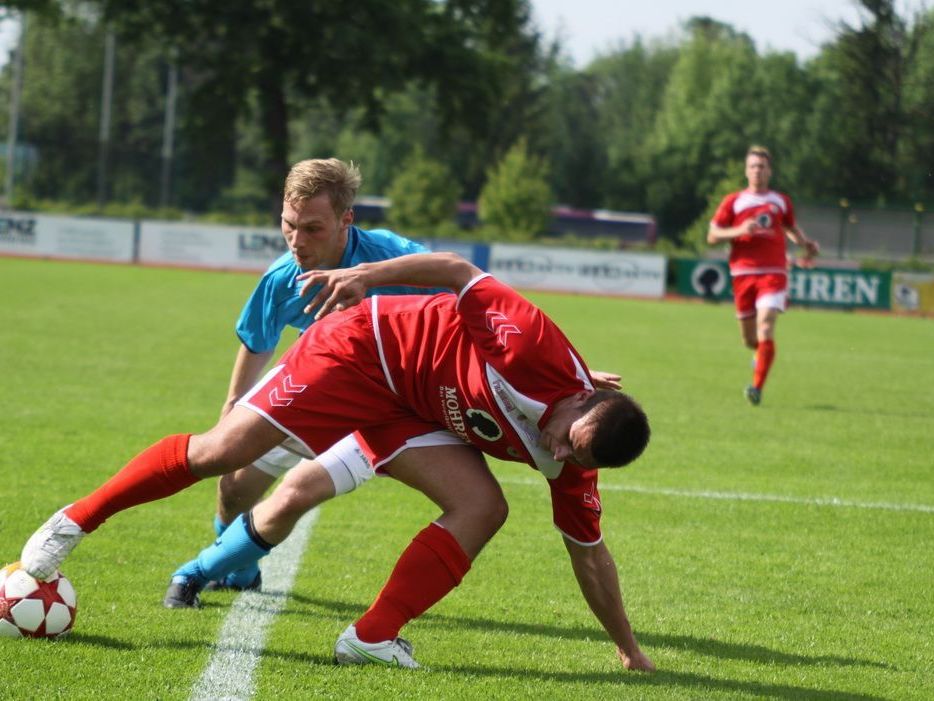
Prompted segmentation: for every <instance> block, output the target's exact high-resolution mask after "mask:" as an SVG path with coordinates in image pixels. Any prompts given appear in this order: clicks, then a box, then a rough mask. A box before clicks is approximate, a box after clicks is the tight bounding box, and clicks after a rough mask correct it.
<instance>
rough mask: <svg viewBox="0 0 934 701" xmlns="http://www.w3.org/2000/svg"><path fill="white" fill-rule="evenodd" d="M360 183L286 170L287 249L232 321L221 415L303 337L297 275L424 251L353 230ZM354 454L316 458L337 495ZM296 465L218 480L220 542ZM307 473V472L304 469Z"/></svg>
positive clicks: (255, 579)
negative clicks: (284, 344) (233, 344)
mask: <svg viewBox="0 0 934 701" xmlns="http://www.w3.org/2000/svg"><path fill="white" fill-rule="evenodd" d="M360 182H361V176H360V172H359V170H358V169H357V168H356V167H354V166H353V164H348V163H345V162H343V161H340V160H338V159H336V158H329V159H309V160H304V161H301V162H299V163H296V164H295V165H294V166H293V167H292V169H291V170H290V171H289V174H288V176H287V177H286V179H285V188H284V193H283V202H282V235H283V237H284V238H285V242H286V244H287V246H288V249H289V250H288V251H287V252H286V253H284V254H282V256H281V257H280V258H279V259H278V260H276V261H275V262H273V263H272V265H270V266H269V268H268V270H267V271H266V273H265V274H264V275H263V277H262V278H261V279H260V281H259V283H258V284H257V286H256V289H255V290H253V293H252V294H251V295H250V298H249V299H248V300H247V302H246V305H245V306H244V307H243V311H242V312H241V314H240V319H239V320H238V321H237V326H236V332H237V336H238V337H239V339H240V349H239V350H238V352H237V358H236V360H235V362H234V366H233V371H232V373H231V377H230V386H229V389H228V391H227V400H226V401H225V402H224V406H223V408H222V410H221V416H224V415H225V414H227V413H228V412H229V411H230V410H231V409H232V408H233V406H234V405H235V404H236V403H237V401H238V400H239V399H240V398H241V397H242V396H243V395H244V393H246V392H247V390H249V389H250V388H251V387H252V386H253V385H254V384H255V383H256V381H257V380H258V379H259V378H260V375H261V373H262V372H263V370H264V369H265V367H266V365H267V364H268V363H269V361H270V359H272V356H273V353H274V352H275V349H276V345H277V344H278V343H279V338H280V336H281V334H282V331H283V330H284V329H285V327H287V326H292V327H294V328H296V329H298V330H299V332H302V331H304V330H305V329H306V328H308V326H309V325H311V324H312V322H313V321H314V313H313V312H312V313H310V314H309V313H306V312H305V306H306V305H307V303H308V299H310V297H307V296H306V297H303V296H302V295H301V294H300V293H301V288H302V283H301V282H300V281H297V280H296V277H297V276H298V275H299V274H301V273H302V272H304V271H308V270H320V269H325V270H326V269H334V268H350V267H353V266H354V265H357V264H359V263H365V262H372V261H380V260H386V259H388V258H395V257H398V256H403V255H408V254H411V253H423V252H425V251H426V250H427V249H426V248H425V247H424V246H422V245H421V244H419V243H416V242H414V241H410V240H408V239H406V238H403V237H401V236H399V235H397V234H395V233H393V232H392V231H388V230H386V229H374V230H365V229H360V228H358V227H356V226H354V225H353V209H352V208H351V205H352V204H353V201H354V198H355V197H356V194H357V190H358V189H359V187H360ZM436 291H439V290H426V289H424V288H414V287H387V288H382V289H374V290H371V294H425V293H426V292H428V293H433V292H436ZM312 296H313V295H312ZM353 452H354V442H353V439H352V438H348V439H347V440H346V441H343V442H342V443H341V444H340V445H339V447H338V448H336V449H335V450H334V451H328V453H327V454H326V455H325V456H319V461H320V462H323V463H324V465H325V467H326V468H327V469H328V470H329V472H330V473H331V477H332V480H334V481H336V482H337V484H336V485H335V486H336V489H337V491H338V493H344V492H346V491H349V490H351V489H353V488H355V487H356V486H358V485H359V484H360V483H361V482H362V481H365V480H366V479H368V478H369V476H370V475H371V474H372V473H371V471H370V470H367V469H363V468H362V467H359V465H360V463H359V462H357V461H351V460H350V459H349V457H348V456H350V455H351V454H352V453H353ZM342 455H343V456H344V457H343V458H342V457H341V456H342ZM299 460H300V458H299V457H298V456H297V455H295V454H293V453H290V452H289V451H287V450H285V449H284V448H281V447H280V448H275V449H273V450H272V451H270V452H269V453H267V454H266V455H264V456H263V457H262V458H260V459H259V460H257V461H256V462H255V463H253V464H252V465H248V466H245V467H243V468H241V469H240V470H237V471H236V472H233V473H231V474H227V475H224V476H222V477H221V478H220V480H219V481H218V489H217V513H216V514H215V516H214V531H215V533H216V534H217V535H218V536H220V535H221V534H222V533H223V532H224V531H225V530H226V528H227V526H228V525H229V524H231V523H232V522H233V521H234V519H236V517H237V516H238V515H239V514H241V513H243V512H245V511H248V510H249V509H250V508H251V507H252V506H253V505H255V504H256V503H257V502H258V501H259V500H260V498H262V496H263V494H264V493H265V492H266V490H267V489H268V488H269V487H270V486H271V485H272V484H273V482H275V481H276V479H277V478H278V477H280V476H281V475H283V474H284V473H285V472H286V471H287V470H289V469H290V468H292V467H294V466H295V465H296V464H297V463H298V462H299ZM351 463H352V464H353V465H357V466H358V468H357V469H356V470H350V469H348V468H347V465H348V464H351ZM308 468H311V466H306V469H308ZM318 469H320V468H318ZM335 476H336V480H335ZM194 565H195V563H194V561H191V562H188V563H186V564H185V565H182V566H181V567H180V568H178V570H176V572H175V573H174V574H173V576H172V583H171V584H170V586H169V590H168V592H167V593H166V597H165V605H166V606H168V607H183V606H184V607H187V606H190V605H191V602H192V599H193V596H192V595H193V592H192V591H189V589H190V588H191V586H192V585H193V581H192V575H193V574H194V573H195V569H194ZM216 584H217V585H219V586H223V587H230V588H233V589H259V588H260V587H261V584H262V577H261V574H260V570H259V566H258V565H257V564H256V562H253V563H250V564H248V565H247V566H245V567H243V568H242V569H239V570H237V571H235V572H233V573H231V574H229V575H227V576H226V577H225V578H224V579H223V580H221V581H220V582H217V583H216Z"/></svg>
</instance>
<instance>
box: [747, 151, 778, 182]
mask: <svg viewBox="0 0 934 701" xmlns="http://www.w3.org/2000/svg"><path fill="white" fill-rule="evenodd" d="M771 177H772V166H771V165H769V159H768V158H766V157H765V156H757V155H756V154H750V155H748V156H746V180H747V181H748V182H749V187H751V188H752V189H753V190H767V189H768V187H769V178H771Z"/></svg>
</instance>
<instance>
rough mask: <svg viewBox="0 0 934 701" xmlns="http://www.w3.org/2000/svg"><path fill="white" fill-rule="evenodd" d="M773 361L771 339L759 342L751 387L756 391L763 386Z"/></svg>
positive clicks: (772, 342)
mask: <svg viewBox="0 0 934 701" xmlns="http://www.w3.org/2000/svg"><path fill="white" fill-rule="evenodd" d="M773 360H775V341H773V340H772V339H771V338H770V339H767V340H765V341H759V347H758V349H757V350H756V369H755V370H754V371H753V373H752V386H753V387H755V388H756V389H762V386H763V385H764V384H765V378H767V377H768V376H769V369H770V368H771V367H772V361H773Z"/></svg>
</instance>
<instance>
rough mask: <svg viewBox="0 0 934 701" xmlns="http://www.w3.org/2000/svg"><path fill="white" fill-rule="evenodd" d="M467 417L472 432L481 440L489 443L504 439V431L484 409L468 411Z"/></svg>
mask: <svg viewBox="0 0 934 701" xmlns="http://www.w3.org/2000/svg"><path fill="white" fill-rule="evenodd" d="M465 415H466V417H467V423H468V424H470V428H471V430H472V431H473V432H474V433H476V434H477V435H478V436H480V438H484V439H486V440H488V441H498V440H499V439H500V438H502V437H503V429H501V428H500V427H499V424H498V423H496V421H495V420H494V419H493V417H492V416H490V415H489V414H487V413H486V412H485V411H483V409H467V411H466V412H465Z"/></svg>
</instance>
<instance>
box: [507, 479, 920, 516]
mask: <svg viewBox="0 0 934 701" xmlns="http://www.w3.org/2000/svg"><path fill="white" fill-rule="evenodd" d="M499 481H500V482H501V483H503V484H516V485H532V484H534V485H538V484H541V480H540V479H524V478H507V479H500V480H499ZM600 491H601V492H633V493H635V494H649V495H652V496H666V497H684V498H688V499H720V500H723V501H762V502H776V503H780V504H800V505H803V506H836V507H844V508H850V509H876V510H881V511H915V512H919V513H924V514H934V506H932V505H929V504H893V503H890V502H871V501H853V500H850V499H838V498H837V497H793V496H785V495H783V494H749V493H746V492H715V491H706V490H692V489H668V488H665V487H641V486H639V485H634V484H601V485H600Z"/></svg>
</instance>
